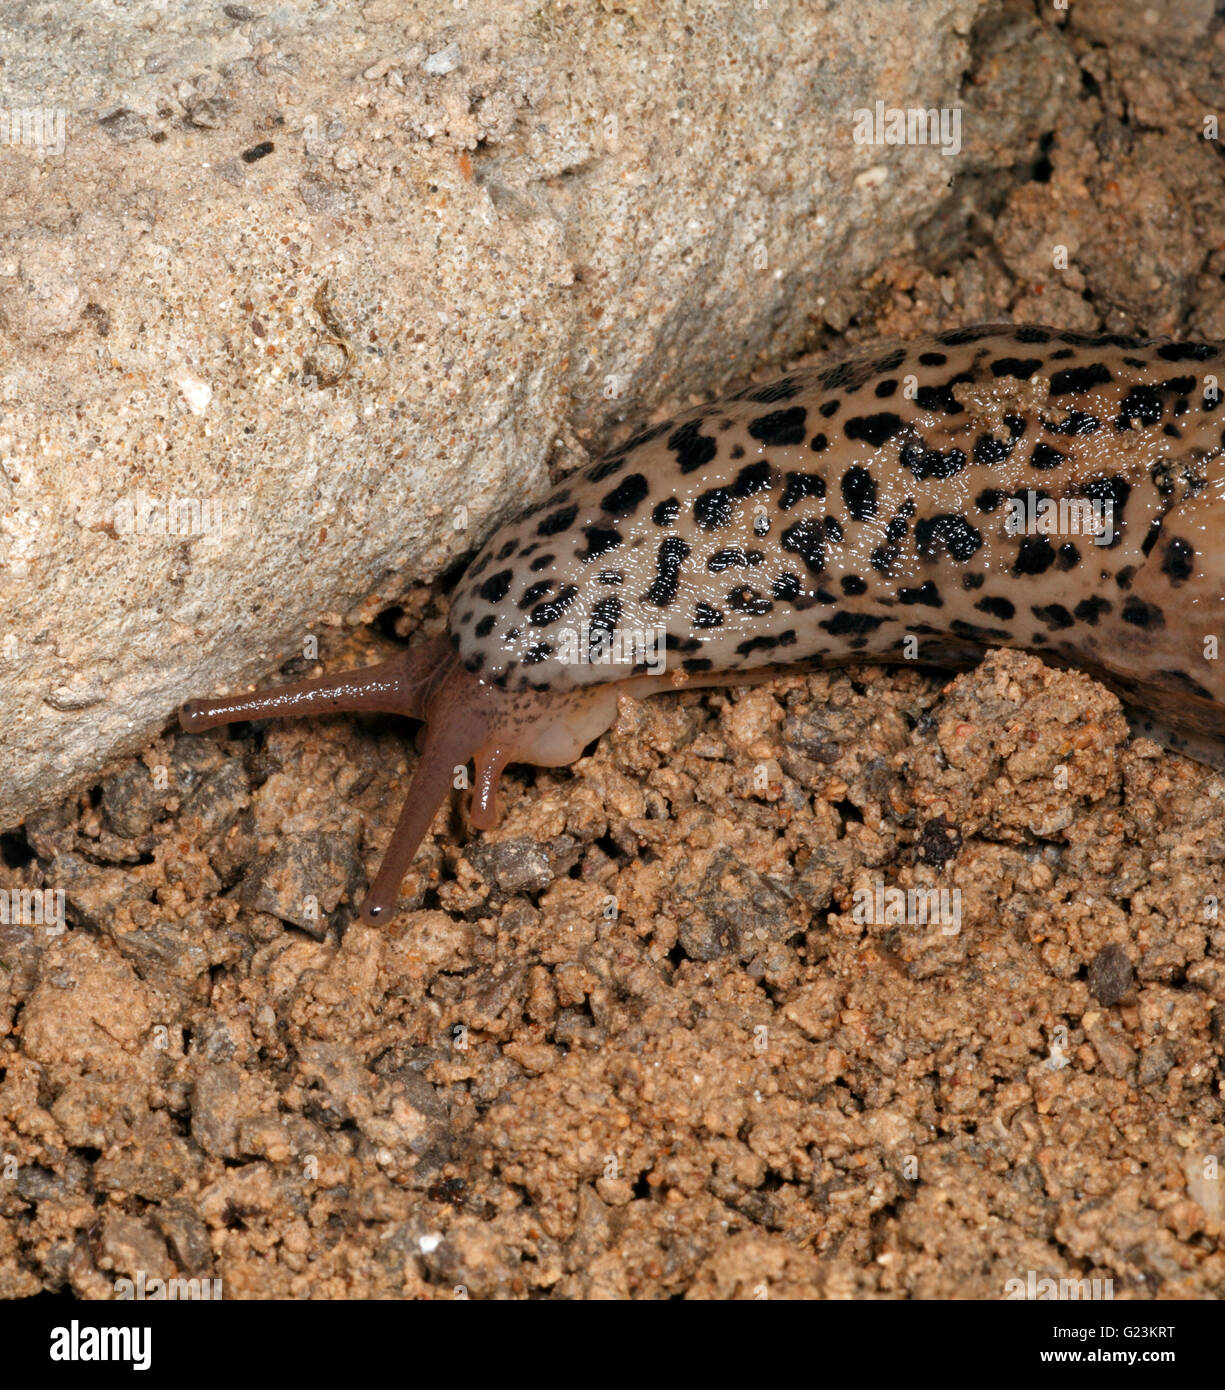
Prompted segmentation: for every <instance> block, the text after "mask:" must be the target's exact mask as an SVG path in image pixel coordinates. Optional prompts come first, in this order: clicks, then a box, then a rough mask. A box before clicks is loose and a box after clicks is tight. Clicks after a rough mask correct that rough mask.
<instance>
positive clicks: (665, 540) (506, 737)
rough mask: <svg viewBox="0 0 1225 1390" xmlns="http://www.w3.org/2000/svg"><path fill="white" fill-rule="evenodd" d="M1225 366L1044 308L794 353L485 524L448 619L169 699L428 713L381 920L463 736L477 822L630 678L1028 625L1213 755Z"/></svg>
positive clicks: (728, 676) (1224, 725) (884, 657)
mask: <svg viewBox="0 0 1225 1390" xmlns="http://www.w3.org/2000/svg"><path fill="white" fill-rule="evenodd" d="M1223 373H1225V350H1223V349H1222V347H1221V346H1220V345H1218V344H1211V343H1174V342H1158V341H1150V340H1148V339H1144V338H1135V337H1130V336H1126V335H1121V334H1105V335H1094V334H1085V333H1075V332H1063V331H1060V330H1058V329H1054V328H1042V327H1037V326H1032V325H1020V326H1014V325H988V326H980V327H973V328H963V329H957V330H953V331H951V332H947V333H941V334H937V335H935V336H934V337H930V338H925V339H921V340H919V341H917V342H914V343H910V344H907V345H906V346H902V347H889V348H881V347H877V348H875V349H871V350H863V351H858V352H856V353H853V354H851V355H849V356H847V357H844V358H842V359H840V360H837V361H833V362H831V363H829V364H828V365H825V366H822V367H818V368H813V369H809V370H804V371H797V372H793V373H792V374H791V375H789V376H787V377H785V378H784V379H783V380H781V381H777V382H774V383H772V384H770V385H766V386H753V387H750V388H748V389H747V390H745V391H742V392H740V393H739V394H738V395H736V396H734V397H731V398H730V399H728V400H724V401H719V402H715V403H713V404H710V405H704V406H700V407H697V408H696V409H694V410H690V411H686V412H685V413H684V414H682V415H679V416H677V417H676V418H674V419H672V420H669V421H667V422H666V423H664V424H661V425H657V426H653V427H652V428H650V429H647V430H644V431H642V432H641V433H640V434H638V435H636V436H635V437H634V438H632V439H631V440H629V441H628V442H627V443H626V444H625V445H624V446H622V447H621V448H620V449H619V450H617V451H616V452H614V453H613V454H611V455H610V456H609V457H607V458H604V459H602V460H600V461H599V462H598V463H594V464H592V465H591V466H590V467H588V468H585V469H583V470H582V471H580V472H579V473H576V474H574V475H573V476H572V477H570V478H567V479H566V480H565V481H563V482H562V483H561V484H560V485H559V486H558V487H557V488H555V489H554V490H553V491H552V492H551V493H550V494H549V495H548V496H547V497H546V498H544V499H543V500H542V501H540V502H538V503H536V504H534V505H533V506H531V507H529V508H528V509H527V510H526V511H524V512H522V513H520V515H519V516H517V517H516V518H515V519H514V520H512V521H511V522H509V523H508V524H507V525H505V526H503V527H502V528H501V529H500V530H498V531H497V532H495V533H494V534H493V536H492V537H491V538H490V539H489V540H488V542H487V543H486V544H485V546H484V547H483V548H482V550H481V551H480V552H479V554H478V555H477V556H476V557H475V559H474V560H473V561H472V563H471V564H470V565H469V567H468V569H467V571H466V572H465V574H464V576H463V578H462V579H461V581H460V583H459V585H458V587H457V588H456V591H455V594H454V598H453V601H452V606H451V613H450V618H449V633H448V635H447V636H446V637H438V638H434V639H432V640H431V641H429V642H426V643H424V644H422V645H421V646H419V647H417V648H415V649H413V650H411V651H409V652H408V653H406V654H405V655H403V656H401V657H397V658H395V659H394V660H392V661H389V662H384V663H383V664H382V665H379V666H374V667H371V668H370V669H369V670H368V671H357V672H346V673H343V674H341V675H339V676H328V677H322V678H320V679H319V680H316V681H304V682H301V683H299V684H296V685H291V686H285V687H283V688H281V689H279V690H270V691H262V692H258V693H256V694H253V695H238V696H233V697H230V698H228V699H221V700H206V701H194V702H191V703H190V704H188V705H185V706H184V707H183V712H182V721H183V725H184V727H185V728H188V729H206V728H211V727H213V726H214V725H217V724H222V723H227V722H232V721H234V720H238V719H253V718H267V717H269V716H284V715H297V714H308V713H310V714H315V713H327V712H332V711H340V710H378V711H389V712H392V713H399V714H405V715H408V716H410V717H412V718H416V719H423V720H425V723H426V733H425V741H424V745H423V749H422V754H421V760H420V763H419V765H418V769H417V772H416V775H415V777H414V779H413V782H412V785H411V787H410V789H409V793H408V798H407V801H406V803H405V806H404V810H403V812H402V814H401V816H400V821H399V823H398V825H397V826H396V829H395V831H394V833H393V836H392V839H391V843H390V845H389V848H388V850H387V854H386V857H385V859H384V862H383V865H382V867H381V869H380V870H379V873H378V875H377V877H376V879H375V882H374V884H373V886H372V888H371V890H370V893H369V895H368V897H367V899H366V901H365V903H364V904H363V907H362V915H363V917H364V918H365V919H366V920H367V921H375V920H386V919H387V918H388V917H390V916H391V914H392V912H393V910H394V906H395V901H396V896H397V892H398V888H399V884H400V881H401V879H402V877H403V875H404V873H405V871H406V870H407V868H408V866H409V864H410V862H411V860H412V858H413V855H414V854H415V853H416V850H417V846H418V845H419V843H420V841H421V839H422V837H423V836H424V834H425V833H426V831H427V830H428V828H429V825H430V821H431V819H432V817H433V814H434V812H435V810H436V809H437V806H438V804H439V802H440V801H441V800H442V798H443V797H444V796H445V795H446V792H447V790H448V789H449V788H450V786H452V785H453V783H454V782H455V780H456V770H457V768H459V767H460V766H462V765H463V764H465V763H466V762H467V761H468V760H469V759H470V758H471V759H473V760H474V763H475V776H474V789H473V795H472V812H471V818H472V822H473V824H474V825H476V826H477V827H478V828H482V829H487V828H489V827H490V826H492V825H493V824H494V823H495V821H496V818H497V789H498V781H499V778H500V776H501V773H502V770H503V769H504V768H505V767H506V765H507V764H508V763H510V762H516V761H523V762H532V763H537V764H539V765H543V766H560V765H562V764H564V763H567V762H570V761H573V759H574V758H576V757H577V756H578V755H579V753H580V752H581V751H582V749H583V747H584V746H585V745H586V744H587V743H588V742H590V741H591V740H592V739H593V738H595V737H596V736H598V735H599V734H600V733H602V732H603V731H604V730H605V729H606V728H607V727H608V726H609V724H610V723H611V722H612V720H613V718H614V716H615V712H616V700H617V696H618V695H619V694H626V695H631V696H643V695H649V694H652V693H654V692H655V691H658V690H663V689H668V688H672V687H675V686H678V685H684V684H688V685H698V684H701V685H710V684H716V683H718V684H744V683H746V682H748V681H750V680H758V679H763V678H766V677H767V676H769V675H772V674H775V673H777V672H778V671H780V670H785V669H787V668H794V667H796V666H799V667H813V666H828V665H835V664H843V663H847V662H860V661H874V662H880V661H900V660H915V661H919V662H922V663H926V664H953V665H965V664H967V663H968V662H972V661H973V660H975V659H976V658H977V657H978V656H980V655H981V654H982V652H983V651H985V650H986V649H987V648H988V647H991V646H1013V647H1025V648H1028V649H1030V650H1032V651H1035V652H1037V653H1038V654H1040V655H1042V656H1044V657H1046V658H1047V659H1048V660H1050V661H1052V662H1056V663H1059V664H1065V665H1074V666H1080V667H1083V668H1085V669H1087V670H1089V671H1091V672H1092V673H1093V674H1095V675H1097V676H1098V677H1100V678H1101V679H1103V680H1104V681H1106V682H1107V683H1108V684H1109V685H1111V686H1112V687H1113V688H1114V689H1115V690H1116V691H1118V692H1119V693H1120V695H1121V696H1122V697H1123V698H1124V699H1125V700H1126V701H1127V702H1128V703H1129V704H1130V705H1131V706H1132V707H1133V708H1135V707H1138V708H1139V709H1140V710H1141V712H1142V715H1143V718H1144V721H1145V722H1144V724H1143V727H1145V728H1146V730H1151V731H1153V732H1154V733H1156V734H1157V735H1158V736H1160V737H1163V738H1164V739H1165V740H1166V741H1167V742H1169V743H1170V744H1171V746H1175V747H1180V748H1181V749H1183V750H1184V751H1187V752H1188V753H1190V754H1191V755H1192V756H1195V757H1198V758H1201V759H1202V760H1207V761H1211V762H1214V763H1219V762H1220V760H1221V754H1220V749H1221V746H1222V745H1221V739H1222V736H1223V735H1225V676H1222V674H1221V673H1220V663H1219V662H1217V661H1215V660H1213V659H1212V656H1214V655H1215V652H1214V651H1213V648H1212V643H1211V642H1210V641H1209V640H1208V639H1210V638H1212V639H1217V638H1219V628H1220V625H1221V620H1222V617H1223V616H1225V546H1222V545H1221V543H1220V540H1219V536H1220V533H1221V527H1222V522H1225V467H1223V465H1222V455H1223V454H1225V438H1223V436H1222V420H1223V419H1225V412H1221V413H1220V414H1218V413H1217V412H1218V407H1219V406H1220V403H1221V385H1220V383H1221V381H1222V376H1223ZM1149 716H1151V718H1149Z"/></svg>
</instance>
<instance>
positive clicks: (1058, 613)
mask: <svg viewBox="0 0 1225 1390" xmlns="http://www.w3.org/2000/svg"><path fill="white" fill-rule="evenodd" d="M1030 611H1031V612H1032V613H1033V615H1034V617H1035V618H1037V619H1038V620H1039V621H1040V622H1044V623H1045V624H1046V625H1047V627H1049V628H1051V629H1053V630H1054V631H1056V632H1059V631H1062V630H1063V629H1064V628H1068V627H1075V625H1076V620H1075V619H1074V618H1073V617H1072V615H1071V613H1069V612H1068V610H1067V609H1066V608H1065V607H1064V606H1063V604H1062V603H1047V604H1043V605H1037V604H1035V605H1034V606H1033V607H1032V608H1031V610H1030Z"/></svg>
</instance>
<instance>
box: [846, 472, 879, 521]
mask: <svg viewBox="0 0 1225 1390" xmlns="http://www.w3.org/2000/svg"><path fill="white" fill-rule="evenodd" d="M842 500H843V501H844V502H845V503H846V509H847V511H848V512H850V514H851V519H852V520H853V521H868V520H870V519H871V518H872V517H874V516H875V515H876V480H875V478H873V477H872V474H871V473H869V472H868V470H867V469H866V468H848V469H847V470H846V472H845V473H844V474H843V475H842Z"/></svg>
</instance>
